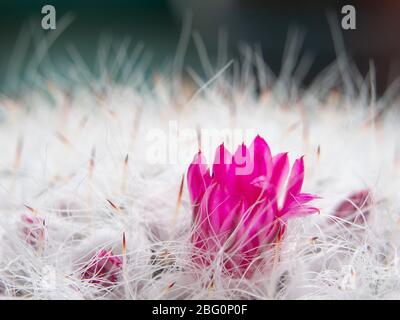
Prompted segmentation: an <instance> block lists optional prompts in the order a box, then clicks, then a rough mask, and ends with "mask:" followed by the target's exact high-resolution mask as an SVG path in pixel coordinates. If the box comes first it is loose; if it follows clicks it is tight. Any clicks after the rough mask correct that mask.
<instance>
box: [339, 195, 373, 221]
mask: <svg viewBox="0 0 400 320" xmlns="http://www.w3.org/2000/svg"><path fill="white" fill-rule="evenodd" d="M372 203H373V201H372V197H371V193H370V191H369V190H361V191H358V192H355V193H352V194H351V195H350V196H349V198H348V199H346V200H343V201H342V202H341V203H339V205H338V206H337V207H336V208H335V210H334V213H335V215H336V216H337V217H339V218H342V219H346V220H349V221H352V222H354V223H358V224H362V223H363V222H364V219H365V218H367V217H368V215H369V211H370V208H371V205H372ZM360 212H362V213H363V215H364V218H363V217H362V215H361V214H360Z"/></svg>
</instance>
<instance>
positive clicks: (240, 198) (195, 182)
mask: <svg viewBox="0 0 400 320" xmlns="http://www.w3.org/2000/svg"><path fill="white" fill-rule="evenodd" d="M303 180H304V161H303V157H301V158H299V159H297V160H296V161H295V162H294V164H293V166H292V168H291V171H290V174H289V159H288V154H287V153H279V154H277V155H275V156H272V155H271V151H270V148H269V146H268V144H267V143H266V141H265V140H264V139H263V138H261V137H260V136H257V137H256V138H255V139H254V141H253V142H252V144H251V145H250V147H249V148H247V147H246V146H245V145H244V144H242V145H241V146H239V147H238V149H237V151H236V152H235V154H234V155H231V154H230V152H229V151H228V150H227V149H226V148H225V147H224V145H223V144H222V145H221V146H219V147H218V149H217V152H216V156H215V160H214V163H213V166H212V173H210V169H209V168H208V166H207V164H206V163H205V159H204V157H203V155H202V154H201V152H198V153H197V154H196V156H195V157H194V160H193V162H192V163H191V164H190V166H189V169H188V173H187V184H188V188H189V194H190V200H191V203H192V206H193V235H192V242H193V244H194V246H195V247H197V248H198V249H199V250H200V251H201V252H203V254H202V255H201V256H203V257H197V258H196V257H194V260H195V262H196V264H201V265H203V266H206V265H209V262H210V261H211V260H214V259H215V257H216V256H217V253H218V252H223V253H224V255H223V267H224V270H225V271H226V272H227V273H228V274H230V275H231V276H234V277H242V276H245V277H251V276H252V275H253V274H254V271H255V269H256V266H259V265H260V262H263V261H264V260H263V258H262V255H263V253H264V252H265V251H268V250H270V249H271V248H273V247H274V245H275V244H276V243H277V242H278V241H279V240H280V238H281V237H282V236H283V234H284V232H285V225H286V222H287V220H288V219H290V218H293V217H300V216H304V215H308V214H312V213H315V212H318V211H319V210H318V209H317V208H315V207H312V206H309V205H308V203H309V202H310V201H311V200H313V199H315V198H316V196H314V195H312V194H309V193H302V192H301V189H302V185H303ZM204 255H207V256H208V259H206V258H205V256H204Z"/></svg>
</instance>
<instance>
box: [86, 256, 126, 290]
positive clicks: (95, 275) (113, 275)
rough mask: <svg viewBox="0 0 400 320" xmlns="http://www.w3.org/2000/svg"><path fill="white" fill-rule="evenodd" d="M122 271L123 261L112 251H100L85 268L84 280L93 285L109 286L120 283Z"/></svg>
mask: <svg viewBox="0 0 400 320" xmlns="http://www.w3.org/2000/svg"><path fill="white" fill-rule="evenodd" d="M121 270H122V259H121V258H120V257H118V256H115V255H114V254H113V253H112V251H106V250H104V249H102V250H100V251H98V252H97V253H96V254H95V255H94V256H93V257H92V259H91V260H90V262H89V264H88V265H87V266H86V267H85V268H84V272H83V274H82V278H83V279H85V280H88V281H89V282H90V283H93V284H102V285H104V286H109V285H112V284H114V283H116V282H117V281H118V276H119V274H120V272H121Z"/></svg>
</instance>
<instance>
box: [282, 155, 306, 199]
mask: <svg viewBox="0 0 400 320" xmlns="http://www.w3.org/2000/svg"><path fill="white" fill-rule="evenodd" d="M303 180H304V160H303V157H301V158H299V159H297V160H296V161H295V162H294V165H293V167H292V171H291V172H290V176H289V180H288V183H287V187H286V197H285V203H284V206H286V205H288V204H289V203H290V202H291V201H293V197H294V196H296V195H297V194H298V193H300V191H301V187H302V185H303Z"/></svg>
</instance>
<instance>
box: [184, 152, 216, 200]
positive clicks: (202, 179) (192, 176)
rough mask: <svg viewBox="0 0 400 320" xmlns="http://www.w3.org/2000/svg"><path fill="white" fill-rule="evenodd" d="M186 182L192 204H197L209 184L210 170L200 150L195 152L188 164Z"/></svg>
mask: <svg viewBox="0 0 400 320" xmlns="http://www.w3.org/2000/svg"><path fill="white" fill-rule="evenodd" d="M187 184H188V189H189V194H190V200H191V202H192V205H197V204H198V203H199V202H200V200H201V197H202V196H203V194H204V192H205V190H206V188H207V187H208V186H209V185H210V184H211V176H210V170H209V169H208V167H207V164H205V159H204V157H203V156H202V154H201V152H199V153H197V154H196V156H195V157H194V159H193V161H192V163H191V164H190V166H189V169H188V173H187Z"/></svg>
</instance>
